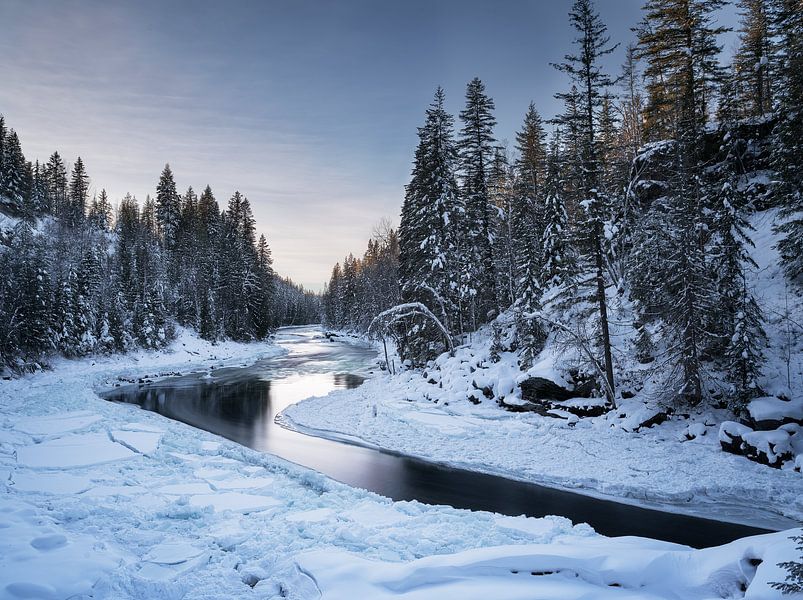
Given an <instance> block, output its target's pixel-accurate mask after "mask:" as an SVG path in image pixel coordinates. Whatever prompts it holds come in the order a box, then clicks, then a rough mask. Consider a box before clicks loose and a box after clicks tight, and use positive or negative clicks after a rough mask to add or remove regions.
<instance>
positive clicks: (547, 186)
mask: <svg viewBox="0 0 803 600" xmlns="http://www.w3.org/2000/svg"><path fill="white" fill-rule="evenodd" d="M544 196H545V201H544V233H543V235H542V237H541V252H542V263H541V264H542V267H541V279H542V281H543V286H544V287H545V288H546V287H559V286H562V285H566V284H568V283H570V282H571V281H572V280H573V278H574V276H575V272H576V266H575V258H574V253H573V251H572V250H571V248H570V247H569V244H568V242H569V240H568V237H567V236H568V227H569V217H568V215H567V213H566V206H565V203H564V201H563V191H562V189H561V185H560V172H559V165H558V158H557V148H556V147H554V149H553V151H552V152H551V153H550V159H549V162H548V166H547V174H546V179H545V182H544Z"/></svg>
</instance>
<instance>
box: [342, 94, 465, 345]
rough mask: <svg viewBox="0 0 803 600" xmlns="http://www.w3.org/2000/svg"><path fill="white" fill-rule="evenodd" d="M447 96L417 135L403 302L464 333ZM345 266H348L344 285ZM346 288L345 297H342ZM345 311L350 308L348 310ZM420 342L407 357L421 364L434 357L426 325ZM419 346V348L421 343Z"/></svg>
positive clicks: (405, 224) (404, 243) (403, 253)
mask: <svg viewBox="0 0 803 600" xmlns="http://www.w3.org/2000/svg"><path fill="white" fill-rule="evenodd" d="M444 99H445V97H444V93H443V90H442V89H441V88H438V89H437V90H436V92H435V99H434V101H433V102H432V104H431V105H430V106H429V108H428V109H427V111H426V120H425V123H424V126H423V127H421V128H419V130H418V138H419V142H418V146H417V148H416V152H415V160H414V165H413V173H412V178H411V181H410V183H409V184H408V185H407V188H406V191H405V197H404V204H403V206H402V214H401V223H400V226H399V249H400V254H399V277H400V283H401V296H402V300H403V301H404V302H422V303H423V304H425V305H426V306H428V307H429V308H430V310H431V311H432V312H433V313H434V314H435V315H437V316H438V318H439V319H441V320H443V321H444V324H445V325H446V327H447V328H449V329H450V330H454V329H457V330H458V331H460V332H462V331H463V330H464V329H463V326H462V324H461V321H460V319H461V317H462V310H461V307H460V301H461V295H460V287H461V283H462V282H461V279H460V274H461V267H462V265H463V263H462V262H461V261H460V249H461V248H460V242H461V240H460V232H461V230H460V227H461V219H462V216H463V206H462V204H461V202H460V198H459V194H458V188H457V182H456V179H455V166H456V160H457V152H456V148H455V143H454V141H453V129H452V123H453V120H452V117H451V115H449V114H448V113H447V112H446V110H445V108H444ZM345 271H346V265H345V264H344V265H343V273H344V279H345ZM343 285H345V281H344V282H343V284H341V290H340V291H341V294H342V292H343ZM344 310H345V307H344ZM414 326H415V327H419V328H420V330H419V331H420V335H419V336H418V339H414V338H411V337H409V336H407V338H405V339H407V340H408V341H409V344H407V345H405V344H404V342H403V343H402V348H401V350H402V353H403V354H404V355H405V356H406V357H407V358H411V360H414V361H420V360H422V359H423V357H424V356H425V355H426V354H427V353H428V352H429V350H428V349H427V345H428V344H429V341H428V340H425V341H421V340H424V339H425V338H427V337H428V336H429V335H435V334H434V333H433V332H432V331H430V330H429V329H427V327H428V325H426V324H416V325H414ZM419 342H420V343H419Z"/></svg>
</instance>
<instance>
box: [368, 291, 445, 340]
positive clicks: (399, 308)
mask: <svg viewBox="0 0 803 600" xmlns="http://www.w3.org/2000/svg"><path fill="white" fill-rule="evenodd" d="M413 316H421V317H425V318H427V319H429V320H430V321H432V322H433V323H434V324H435V325H436V326H437V327H438V329H440V330H441V333H443V336H444V337H445V338H446V344H447V346H448V348H449V352H452V351H453V350H454V343H453V342H452V335H451V334H450V333H449V330H448V329H446V327H445V326H444V325H443V323H441V321H440V320H439V319H438V317H436V316H435V315H434V314H432V311H431V310H429V309H428V308H427V307H426V306H424V305H423V304H421V303H420V302H407V303H405V304H397V305H396V306H392V307H391V308H389V309H387V310H385V311H382V312H381V313H379V314H378V315H377V316H376V317H374V320H373V321H371V325H369V326H368V335H371V333H372V332H373V331H375V330H376V328H377V327H380V326H381V327H382V330H383V331H385V330H387V328H388V327H389V326H390V325H392V324H393V323H396V322H397V321H400V320H402V319H405V318H407V317H413Z"/></svg>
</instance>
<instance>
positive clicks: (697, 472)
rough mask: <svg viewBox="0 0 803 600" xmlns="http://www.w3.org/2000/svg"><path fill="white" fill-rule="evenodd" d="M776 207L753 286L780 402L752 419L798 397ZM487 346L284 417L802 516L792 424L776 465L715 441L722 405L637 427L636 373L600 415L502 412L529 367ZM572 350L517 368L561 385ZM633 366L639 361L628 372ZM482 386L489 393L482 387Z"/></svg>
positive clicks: (740, 508)
mask: <svg viewBox="0 0 803 600" xmlns="http://www.w3.org/2000/svg"><path fill="white" fill-rule="evenodd" d="M774 218H775V211H774V210H769V211H765V212H762V213H758V214H756V215H755V216H754V218H753V225H754V227H755V229H756V231H755V233H754V235H753V239H754V240H755V243H756V248H755V250H754V252H753V258H754V259H755V261H756V263H757V264H758V270H757V272H756V273H755V274H754V277H753V281H752V284H753V286H754V288H755V291H756V294H757V297H758V299H759V301H760V303H761V305H762V308H763V310H764V312H765V314H766V316H767V324H766V329H767V334H768V337H769V339H770V340H772V343H771V345H770V347H769V348H768V349H767V361H766V365H765V367H764V377H763V379H762V381H761V382H760V383H761V386H762V389H763V390H764V392H765V393H767V394H775V395H777V396H781V397H783V398H785V399H786V400H778V401H770V400H764V401H763V404H762V403H758V404H757V405H756V408H757V409H758V408H760V409H767V410H764V411H763V413H762V414H761V415H759V417H760V418H769V417H768V416H767V414H769V416H770V417H774V418H780V417H779V410H778V409H777V407H778V405H780V406H782V407H783V411H781V412H783V414H785V415H788V416H791V417H794V416H795V414H797V413H796V412H795V411H797V410H799V407H800V403H801V402H803V344H801V341H803V338H801V339H800V340H797V341H796V340H795V338H794V336H790V335H789V334H788V331H787V328H788V326H789V321H788V319H786V318H785V317H784V315H785V313H787V312H788V313H790V314H791V315H792V318H793V319H794V320H795V321H796V322H803V297H801V296H799V295H798V296H796V295H795V294H793V293H791V292H789V293H786V292H785V288H784V277H783V273H782V272H781V270H780V267H779V264H780V261H779V259H778V256H777V251H776V250H775V249H774V244H775V238H774V236H773V234H772V225H773V222H774ZM627 308H628V307H627V306H624V307H623V306H616V305H613V308H612V315H613V316H612V319H614V321H622V322H631V321H632V315H629V314H628V313H627ZM620 312H621V314H620ZM615 333H616V334H617V335H619V336H620V337H621V336H625V335H627V334H628V332H627V331H624V330H623V331H619V330H616V331H615ZM630 333H632V331H630ZM795 344H797V345H795ZM490 345H491V336H490V328H486V329H485V330H483V331H481V332H480V333H479V334H475V335H474V339H473V343H472V344H470V345H467V346H462V347H460V348H458V349H457V350H456V352H455V356H453V357H448V356H447V355H445V354H444V355H442V356H440V357H439V358H438V359H437V361H435V362H436V363H437V368H430V369H428V370H427V371H424V373H423V376H422V373H421V372H417V371H406V372H405V371H403V372H401V373H399V374H398V375H396V376H395V377H391V376H388V375H387V374H382V375H377V376H376V377H374V378H372V379H371V380H369V381H366V382H365V383H364V384H363V385H362V386H361V387H359V388H357V389H355V390H338V391H335V392H332V393H331V394H329V395H328V396H325V397H320V398H312V399H308V400H305V401H302V402H300V403H298V404H296V405H293V406H291V407H289V408H288V409H287V410H285V411H284V412H283V413H282V422H283V423H284V424H286V425H288V426H291V427H293V428H295V429H298V430H299V431H303V432H305V433H310V434H314V435H319V436H321V437H327V438H333V439H347V440H350V441H353V442H355V443H362V444H365V445H368V446H372V447H379V448H385V449H389V450H391V451H394V452H399V453H402V454H406V455H410V456H416V457H419V458H424V459H427V460H431V461H435V462H439V463H443V464H448V465H451V466H456V467H462V468H466V469H473V470H478V471H484V472H487V473H492V474H500V475H503V476H506V477H510V478H513V479H519V480H523V481H529V482H534V483H540V484H545V485H549V486H554V487H560V488H566V489H572V490H576V491H580V492H583V493H587V494H589V495H599V496H607V497H614V498H616V499H620V500H623V501H626V502H632V503H635V504H641V505H646V506H651V507H658V508H662V507H663V508H667V509H669V510H673V511H678V512H684V513H688V514H692V515H699V516H706V517H710V518H714V519H724V520H730V521H733V522H739V523H744V524H751V525H756V526H763V527H768V528H775V529H783V528H787V527H795V526H797V525H798V524H799V523H800V522H801V521H803V475H801V473H800V466H801V465H803V428H801V427H800V426H798V425H794V424H793V425H787V426H785V429H787V430H789V431H786V430H783V431H779V432H778V433H777V435H778V436H780V437H781V438H782V442H783V447H784V449H787V450H789V451H793V455H794V454H796V455H797V463H796V462H795V461H794V460H791V461H788V462H787V463H786V464H785V465H784V466H783V468H781V469H775V468H771V467H768V466H764V465H760V464H757V463H755V462H752V461H750V460H748V459H746V458H744V457H742V456H736V455H733V454H728V453H725V452H723V451H722V450H721V449H720V443H719V439H718V431H719V425H720V424H721V423H723V422H725V421H728V420H731V419H733V418H734V417H733V415H732V414H731V413H730V412H728V411H725V410H713V409H702V410H696V411H691V414H690V415H689V418H677V417H676V418H673V419H670V420H669V421H668V422H665V423H663V424H661V425H658V426H655V427H652V428H642V429H640V430H638V431H636V429H637V426H638V425H639V424H640V423H642V422H643V421H645V420H646V419H647V418H649V417H651V416H653V415H654V414H655V412H656V411H657V410H658V409H657V407H656V406H657V405H656V403H655V402H654V400H653V398H652V397H651V396H654V395H656V388H657V391H660V382H657V383H656V382H653V381H650V375H649V374H648V373H645V374H644V375H643V376H641V381H642V382H643V383H644V390H643V391H642V392H641V393H639V394H637V395H636V396H635V397H634V398H632V399H628V400H621V401H620V405H619V407H618V409H617V410H615V411H612V412H610V413H608V414H606V415H603V416H600V417H595V418H584V419H578V418H577V417H576V416H575V415H572V414H569V413H568V412H565V411H553V413H561V412H562V413H563V414H560V415H559V416H562V417H564V418H563V419H560V418H551V417H543V416H539V415H537V414H534V413H511V412H508V411H505V410H503V409H501V408H500V407H499V406H498V404H497V399H499V398H504V400H505V402H507V403H509V404H517V403H519V404H520V403H521V402H522V400H521V397H520V395H519V389H518V387H517V386H516V383H517V381H521V380H522V379H524V378H525V377H526V375H524V374H522V373H521V371H520V369H519V367H518V364H517V358H518V357H517V356H516V355H515V354H513V353H510V352H503V353H502V354H501V357H500V360H499V362H496V363H494V362H492V361H491V360H490V359H489V354H490ZM622 346H623V347H626V344H625V343H624V342H622ZM620 354H621V355H620ZM571 359H572V357H571V356H570V357H568V358H566V357H559V356H556V353H555V345H554V344H552V345H548V346H547V348H546V349H545V350H544V352H542V353H541V355H540V356H539V357H538V359H537V360H536V361H535V364H534V365H533V367H532V368H531V369H530V370H529V372H528V375H536V376H541V377H546V378H548V379H551V380H553V381H555V382H557V383H559V384H561V385H564V386H566V385H567V382H566V379H565V375H566V372H565V369H564V368H563V366H564V363H567V362H570V361H571ZM617 360H618V361H620V363H622V364H623V365H624V366H625V367H627V368H630V369H638V365H634V362H635V361H633V360H632V357H629V356H627V354H626V352H622V353H617ZM787 366H789V369H787ZM638 378H639V372H638V371H637V370H636V371H634V374H632V375H631V379H638ZM483 388H485V389H487V390H490V391H492V393H493V396H494V397H493V398H491V399H486V398H485V397H484V396H483V393H482V391H480V390H482V389H483ZM470 398H473V399H474V402H476V403H477V404H474V403H472V402H470V401H469V399H470ZM581 401H582V403H584V404H585V403H587V402H588V400H587V399H582V400H581ZM569 402H572V401H569ZM769 409H772V410H769ZM682 412H688V411H682ZM790 432H792V433H795V432H796V433H795V435H792V434H791V433H790ZM772 433H773V434H775V432H772ZM756 434H757V435H759V436H762V435H763V436H766V434H764V433H763V432H761V433H759V432H756ZM796 465H797V470H795V467H796Z"/></svg>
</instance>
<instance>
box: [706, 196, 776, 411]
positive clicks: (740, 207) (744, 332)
mask: <svg viewBox="0 0 803 600" xmlns="http://www.w3.org/2000/svg"><path fill="white" fill-rule="evenodd" d="M717 200H718V204H719V210H718V215H717V221H716V227H717V234H718V237H717V240H716V244H715V247H714V249H713V258H714V269H715V272H716V274H717V289H718V296H719V301H718V305H717V311H716V313H715V314H716V315H717V317H718V319H719V321H720V322H719V323H718V327H717V328H716V329H717V330H718V331H721V333H720V335H722V337H724V339H725V345H724V346H725V347H724V352H723V354H724V356H725V358H726V361H727V367H726V370H727V373H728V379H729V381H730V383H731V386H732V388H731V390H730V392H731V393H730V399H731V405H732V408H733V409H734V411H736V412H741V411H742V410H744V408H745V407H746V405H747V402H748V401H749V400H751V399H752V398H754V397H755V396H757V395H759V392H760V390H759V388H758V383H757V379H758V377H759V376H760V374H761V366H762V362H763V359H764V352H763V348H764V347H765V346H766V341H767V337H766V333H765V332H764V327H763V320H764V318H763V315H762V313H761V309H760V308H759V306H758V303H757V302H756V299H755V297H754V296H753V293H752V290H750V289H748V286H747V274H748V271H749V270H750V269H755V268H757V265H756V263H755V261H754V260H753V259H752V257H751V256H750V254H749V252H748V249H749V248H751V247H753V245H754V244H753V241H752V240H751V239H750V235H749V232H750V231H751V230H752V226H751V225H750V223H749V221H748V220H747V218H746V216H745V211H746V208H747V207H746V206H745V202H744V198H743V195H742V194H740V193H739V191H738V189H737V187H736V185H735V183H732V182H731V181H727V180H726V181H725V183H724V184H723V185H722V187H721V189H720V190H719V193H718V194H717Z"/></svg>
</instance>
